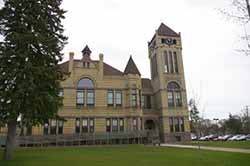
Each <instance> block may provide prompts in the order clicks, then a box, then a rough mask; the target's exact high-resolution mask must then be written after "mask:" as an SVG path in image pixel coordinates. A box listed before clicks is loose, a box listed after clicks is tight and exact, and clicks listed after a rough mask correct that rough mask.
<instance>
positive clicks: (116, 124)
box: [112, 119, 118, 132]
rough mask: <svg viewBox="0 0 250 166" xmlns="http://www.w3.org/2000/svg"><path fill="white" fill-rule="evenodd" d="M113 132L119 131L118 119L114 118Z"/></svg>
mask: <svg viewBox="0 0 250 166" xmlns="http://www.w3.org/2000/svg"><path fill="white" fill-rule="evenodd" d="M112 132H118V119H112Z"/></svg>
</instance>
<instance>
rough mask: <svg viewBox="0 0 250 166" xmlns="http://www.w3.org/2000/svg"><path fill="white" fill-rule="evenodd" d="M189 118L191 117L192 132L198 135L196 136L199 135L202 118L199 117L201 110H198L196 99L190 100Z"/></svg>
mask: <svg viewBox="0 0 250 166" xmlns="http://www.w3.org/2000/svg"><path fill="white" fill-rule="evenodd" d="M188 106H189V116H190V126H191V132H192V133H196V135H199V133H200V132H199V128H200V124H199V123H200V120H201V118H200V116H199V110H198V108H197V104H196V101H195V100H194V99H190V100H189V103H188Z"/></svg>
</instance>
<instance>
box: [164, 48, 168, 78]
mask: <svg viewBox="0 0 250 166" xmlns="http://www.w3.org/2000/svg"><path fill="white" fill-rule="evenodd" d="M164 57H165V66H164V68H165V72H166V73H168V72H169V64H168V52H167V51H165V52H164Z"/></svg>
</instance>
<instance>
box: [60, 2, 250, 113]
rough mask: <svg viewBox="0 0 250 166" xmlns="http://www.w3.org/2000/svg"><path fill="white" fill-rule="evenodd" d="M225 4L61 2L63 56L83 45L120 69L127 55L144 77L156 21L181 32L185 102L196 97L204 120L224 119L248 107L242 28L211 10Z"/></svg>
mask: <svg viewBox="0 0 250 166" xmlns="http://www.w3.org/2000/svg"><path fill="white" fill-rule="evenodd" d="M229 2H230V0H220V1H218V0H176V1H173V0H123V1H121V0H82V1H70V0H64V3H63V8H64V9H66V10H67V11H68V12H67V14H66V20H64V26H65V29H66V31H65V34H66V35H67V36H68V37H69V40H68V42H69V44H68V45H67V46H66V47H65V49H64V53H65V59H64V60H67V59H68V52H69V51H74V52H75V54H76V58H80V57H81V50H82V49H83V47H84V46H85V45H86V44H88V45H89V47H90V49H91V50H92V52H93V53H92V58H93V59H98V54H99V53H103V54H104V61H105V62H107V63H108V64H110V65H112V66H114V67H116V68H118V69H120V70H122V71H123V70H124V68H125V66H126V63H127V61H128V59H129V55H130V54H131V55H133V59H134V60H135V63H136V64H137V67H138V68H139V70H140V72H141V73H142V77H150V65H149V59H148V50H147V42H148V41H149V40H150V39H151V38H152V36H153V34H154V33H155V30H156V29H157V28H158V26H159V25H160V23H161V22H163V23H165V24H166V25H168V26H170V27H171V28H172V29H173V30H175V31H177V32H181V33H182V42H183V57H184V68H185V75H186V84H187V91H188V97H189V98H190V97H192V96H194V95H195V96H198V97H197V98H200V102H199V103H200V105H201V107H202V108H204V110H205V111H204V112H203V115H204V117H206V118H224V117H227V116H228V114H229V112H231V113H238V112H240V110H241V108H242V106H243V105H250V97H249V93H250V87H249V84H250V77H249V71H250V56H248V57H247V56H245V55H242V54H240V53H238V52H237V51H235V50H236V49H237V48H239V47H240V46H244V44H246V43H242V42H240V38H239V36H240V35H242V32H243V27H241V26H239V25H237V24H233V23H232V22H230V21H228V20H226V19H225V17H224V16H222V15H221V14H220V13H219V12H218V10H217V9H219V8H229Z"/></svg>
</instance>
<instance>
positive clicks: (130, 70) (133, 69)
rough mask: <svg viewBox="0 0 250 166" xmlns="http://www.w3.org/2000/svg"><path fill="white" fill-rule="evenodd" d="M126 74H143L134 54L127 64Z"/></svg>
mask: <svg viewBox="0 0 250 166" xmlns="http://www.w3.org/2000/svg"><path fill="white" fill-rule="evenodd" d="M123 73H124V74H138V75H139V76H141V73H140V72H139V70H138V68H137V66H136V64H135V62H134V60H133V58H132V56H130V58H129V60H128V63H127V66H126V68H125V70H124V72H123Z"/></svg>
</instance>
